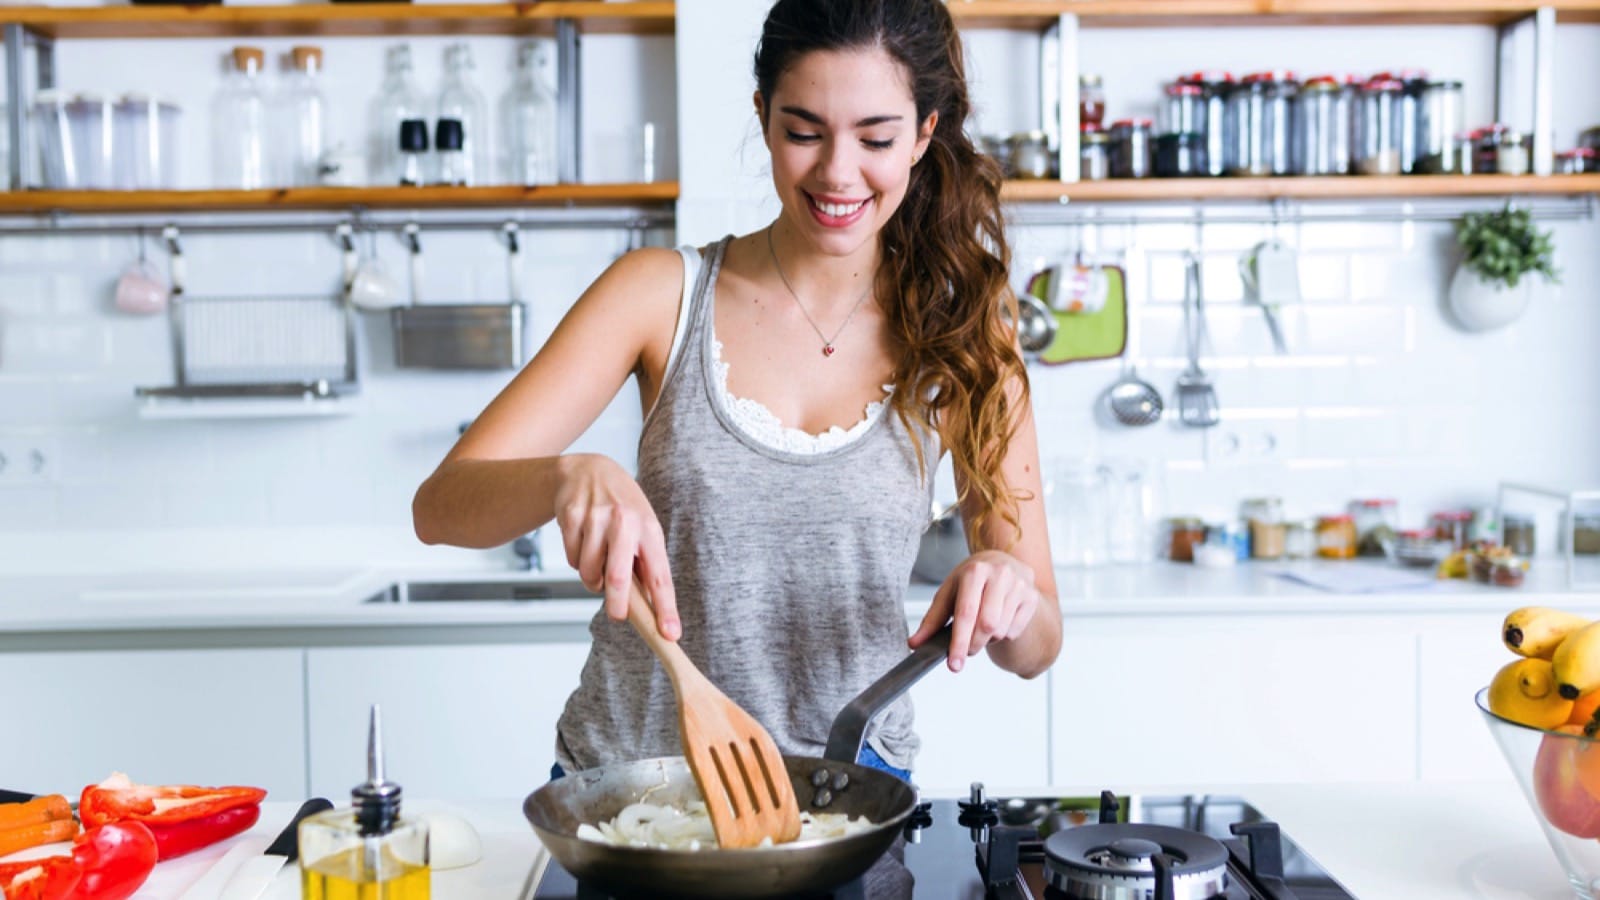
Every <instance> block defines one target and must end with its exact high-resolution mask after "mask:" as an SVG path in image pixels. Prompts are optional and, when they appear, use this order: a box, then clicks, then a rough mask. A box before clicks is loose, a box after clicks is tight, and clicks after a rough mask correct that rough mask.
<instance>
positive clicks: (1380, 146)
mask: <svg viewBox="0 0 1600 900" xmlns="http://www.w3.org/2000/svg"><path fill="white" fill-rule="evenodd" d="M1404 94H1405V85H1403V84H1401V83H1400V82H1398V81H1395V80H1394V79H1383V78H1378V79H1373V80H1372V81H1369V82H1367V83H1366V84H1364V85H1362V86H1361V93H1360V94H1359V95H1358V97H1357V111H1356V141H1355V168H1356V172H1358V173H1359V174H1362V175H1399V174H1400V171H1401V163H1400V160H1401V150H1400V123H1401V104H1400V101H1401V98H1402V97H1403V96H1404Z"/></svg>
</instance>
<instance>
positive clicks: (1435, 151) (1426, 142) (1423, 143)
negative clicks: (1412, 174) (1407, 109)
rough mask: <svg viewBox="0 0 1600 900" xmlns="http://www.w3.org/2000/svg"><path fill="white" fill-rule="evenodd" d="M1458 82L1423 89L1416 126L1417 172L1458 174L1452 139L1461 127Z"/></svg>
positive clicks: (1455, 151) (1453, 140) (1454, 143)
mask: <svg viewBox="0 0 1600 900" xmlns="http://www.w3.org/2000/svg"><path fill="white" fill-rule="evenodd" d="M1462 108H1463V107H1462V93H1461V82H1459V81H1430V82H1428V83H1427V84H1425V85H1423V88H1422V96H1421V98H1420V109H1419V112H1418V115H1419V116H1420V119H1419V121H1418V124H1417V129H1418V136H1417V139H1418V146H1417V153H1418V154H1419V157H1418V159H1417V170H1418V171H1420V172H1425V173H1427V174H1430V175H1441V174H1459V173H1460V170H1461V164H1460V163H1459V162H1457V161H1456V158H1455V157H1456V153H1457V152H1458V151H1459V149H1460V145H1459V144H1457V143H1456V140H1455V137H1456V135H1457V134H1459V133H1460V131H1461V126H1462Z"/></svg>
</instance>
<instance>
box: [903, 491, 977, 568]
mask: <svg viewBox="0 0 1600 900" xmlns="http://www.w3.org/2000/svg"><path fill="white" fill-rule="evenodd" d="M970 554H971V551H970V550H969V549H968V548H967V531H966V527H965V526H964V524H963V523H962V520H961V509H960V507H958V506H956V504H954V503H952V504H950V505H949V506H945V507H940V506H938V505H937V504H935V506H934V512H933V521H932V522H930V523H929V524H928V530H927V531H924V532H923V533H922V543H921V544H919V545H918V547H917V561H916V562H914V563H912V564H911V574H912V576H913V577H915V578H918V579H920V580H922V581H926V582H928V583H930V584H941V583H943V582H944V580H945V578H946V577H947V576H949V574H950V571H951V570H952V569H954V568H955V567H956V566H958V565H960V564H961V561H962V560H964V559H966V558H967V557H968V556H969V555H970Z"/></svg>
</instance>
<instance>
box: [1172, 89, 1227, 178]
mask: <svg viewBox="0 0 1600 900" xmlns="http://www.w3.org/2000/svg"><path fill="white" fill-rule="evenodd" d="M1178 80H1179V81H1181V82H1184V83H1186V84H1195V85H1199V86H1200V91H1201V94H1200V100H1201V103H1202V104H1203V105H1204V107H1205V115H1204V117H1203V120H1202V122H1201V127H1200V129H1199V130H1200V133H1201V134H1203V135H1204V136H1205V144H1206V160H1205V171H1204V173H1203V174H1206V175H1225V174H1227V171H1228V167H1227V160H1228V95H1229V94H1231V93H1232V92H1233V90H1234V87H1235V85H1234V81H1233V73H1231V72H1223V71H1209V72H1194V73H1191V74H1189V75H1185V76H1183V77H1182V78H1179V79H1178Z"/></svg>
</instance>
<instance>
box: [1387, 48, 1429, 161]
mask: <svg viewBox="0 0 1600 900" xmlns="http://www.w3.org/2000/svg"><path fill="white" fill-rule="evenodd" d="M1394 78H1395V80H1396V81H1398V82H1400V84H1401V85H1402V88H1401V93H1400V112H1399V123H1398V125H1399V131H1400V172H1401V174H1404V175H1410V174H1411V173H1413V172H1416V171H1418V169H1417V163H1418V161H1419V160H1420V159H1421V158H1422V156H1423V155H1424V152H1423V131H1422V128H1423V124H1422V113H1423V110H1422V98H1423V95H1424V94H1426V93H1427V90H1428V72H1427V70H1426V69H1401V70H1400V71H1399V72H1398V73H1396V74H1395V76H1394Z"/></svg>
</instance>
